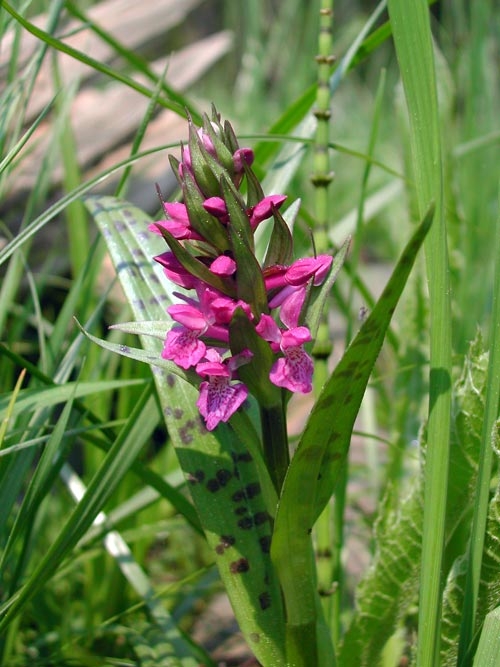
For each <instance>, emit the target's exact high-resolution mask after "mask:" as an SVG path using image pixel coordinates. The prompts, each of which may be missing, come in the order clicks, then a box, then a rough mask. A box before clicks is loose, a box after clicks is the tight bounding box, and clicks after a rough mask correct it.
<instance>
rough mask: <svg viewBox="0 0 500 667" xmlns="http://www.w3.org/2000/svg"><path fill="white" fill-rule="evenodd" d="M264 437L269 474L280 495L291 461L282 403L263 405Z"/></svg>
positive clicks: (261, 411)
mask: <svg viewBox="0 0 500 667" xmlns="http://www.w3.org/2000/svg"><path fill="white" fill-rule="evenodd" d="M260 417H261V423H262V439H263V442H264V457H265V460H266V463H267V467H268V470H269V474H270V476H271V479H272V480H273V483H274V486H275V487H276V491H277V492H278V495H279V494H280V492H281V487H282V486H283V481H284V479H285V475H286V471H287V469H288V465H289V463H290V452H289V449H288V436H287V431H286V418H285V410H284V406H283V404H282V403H279V404H277V405H272V406H270V407H263V406H262V407H261V409H260Z"/></svg>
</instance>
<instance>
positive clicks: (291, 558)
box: [272, 211, 432, 631]
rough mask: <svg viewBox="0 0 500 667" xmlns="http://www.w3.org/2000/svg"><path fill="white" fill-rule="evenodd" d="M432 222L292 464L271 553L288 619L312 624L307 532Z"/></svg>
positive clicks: (320, 405)
mask: <svg viewBox="0 0 500 667" xmlns="http://www.w3.org/2000/svg"><path fill="white" fill-rule="evenodd" d="M431 221H432V211H430V212H429V213H428V215H427V216H426V218H425V219H424V221H423V222H422V224H421V225H420V226H419V227H418V229H417V230H416V232H415V234H414V235H413V238H412V239H411V240H410V242H409V243H408V245H407V247H406V248H405V250H404V251H403V254H402V256H401V258H400V260H399V262H398V264H397V266H396V268H395V270H394V272H393V274H392V276H391V278H390V280H389V283H388V284H387V286H386V288H385V290H384V292H383V294H382V296H381V297H380V299H379V301H378V303H377V304H376V306H375V308H374V309H373V311H372V313H371V315H370V316H369V317H368V318H367V320H366V321H365V323H364V324H363V326H362V327H361V329H360V331H359V333H358V334H357V336H356V338H355V339H354V341H353V342H352V344H351V345H350V347H349V348H348V349H347V351H346V353H345V354H344V356H343V358H342V360H341V361H340V362H339V364H338V366H337V368H336V369H335V370H334V372H333V373H332V375H331V377H330V379H329V380H328V382H327V383H326V385H325V387H324V388H323V391H322V392H321V394H320V396H319V397H318V399H317V401H316V404H315V405H314V407H313V410H312V412H311V415H310V417H309V420H308V422H307V424H306V427H305V430H304V433H303V435H302V437H301V439H300V441H299V445H298V448H297V451H296V453H295V455H294V457H293V459H292V462H291V464H290V467H289V470H288V474H287V476H286V479H285V483H284V486H283V491H282V495H281V499H280V504H279V507H278V512H277V516H276V523H275V529H274V533H273V543H272V558H273V561H274V564H275V566H276V569H277V570H278V572H279V575H280V580H281V584H282V588H283V593H284V597H285V605H286V612H287V619H288V623H289V625H290V626H295V627H296V628H298V629H300V628H308V629H309V631H311V630H313V629H314V628H315V625H316V609H317V595H316V591H315V587H314V580H315V577H314V563H313V558H312V547H311V539H310V533H311V529H312V527H313V525H314V523H315V521H316V519H317V518H318V516H319V514H320V513H321V511H322V510H323V508H324V507H325V505H326V503H327V502H328V500H329V498H330V497H331V494H332V493H333V490H334V487H335V483H336V481H337V478H338V474H339V472H340V470H341V467H342V466H343V465H344V463H345V459H346V456H347V451H348V448H349V443H350V438H351V433H352V428H353V425H354V420H355V418H356V415H357V413H358V410H359V406H360V404H361V400H362V398H363V394H364V391H365V388H366V385H367V383H368V379H369V377H370V373H371V371H372V368H373V365H374V363H375V360H376V358H377V356H378V353H379V351H380V348H381V346H382V343H383V340H384V336H385V332H386V330H387V327H388V326H389V323H390V320H391V317H392V313H393V312H394V309H395V307H396V304H397V302H398V300H399V297H400V295H401V292H402V291H403V287H404V285H405V284H406V281H407V279H408V276H409V273H410V270H411V268H412V266H413V263H414V260H415V257H416V255H417V253H418V250H419V248H420V246H421V245H422V242H423V240H424V238H425V235H426V234H427V231H428V229H429V227H430V224H431Z"/></svg>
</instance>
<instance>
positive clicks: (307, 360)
mask: <svg viewBox="0 0 500 667" xmlns="http://www.w3.org/2000/svg"><path fill="white" fill-rule="evenodd" d="M253 160H254V155H253V151H252V150H251V149H250V148H240V147H239V146H238V144H237V141H236V138H235V136H234V133H233V131H232V128H231V127H230V126H229V125H228V124H227V123H226V124H225V125H224V126H223V125H222V124H221V123H220V119H219V117H218V115H217V114H214V116H213V118H212V120H209V119H208V118H205V123H204V125H203V127H202V128H195V127H194V125H193V124H192V123H190V132H189V143H188V145H187V146H183V147H182V150H181V161H180V162H177V161H175V160H174V159H172V160H171V162H172V166H173V168H174V169H175V170H176V173H177V177H178V180H179V184H180V186H181V189H182V194H183V202H182V203H181V202H173V203H165V202H162V204H163V209H164V211H165V215H166V218H165V220H159V221H158V222H155V223H153V224H151V225H150V227H149V228H150V230H151V231H152V232H154V233H156V234H160V235H162V236H163V237H164V239H165V241H166V242H167V245H168V246H169V250H168V251H166V252H164V253H162V254H161V255H158V256H156V257H155V260H156V261H157V262H159V263H160V264H161V265H162V266H163V268H164V271H165V274H166V275H167V277H168V278H169V279H170V280H171V281H173V282H174V283H175V284H176V285H178V286H180V287H182V288H184V289H185V290H187V291H188V293H189V292H193V291H194V292H195V296H190V295H189V294H185V293H182V294H181V293H176V295H177V297H178V298H179V300H180V301H179V303H176V304H174V305H171V306H170V307H169V308H168V309H167V312H168V314H169V316H170V317H171V318H172V320H173V322H174V325H173V327H172V328H171V329H170V331H169V332H168V334H167V336H166V339H165V344H164V348H163V352H162V356H163V357H164V358H165V359H169V360H171V361H173V362H174V363H175V364H177V365H178V366H180V367H181V368H183V369H185V370H188V369H193V370H194V372H195V373H196V375H197V376H198V377H199V378H200V380H201V382H200V383H199V398H198V401H197V406H198V409H199V411H200V414H201V415H202V417H203V419H204V420H205V424H206V427H207V429H208V430H213V429H214V428H216V427H217V426H218V425H219V423H221V422H227V421H228V420H229V419H230V418H231V416H232V415H233V414H234V413H235V412H236V411H237V410H239V409H241V408H242V406H243V405H244V404H245V400H246V398H247V396H248V395H249V394H250V393H251V394H252V395H253V396H254V398H255V399H256V400H257V402H258V403H259V404H260V406H261V409H264V410H266V409H269V405H266V403H269V402H271V403H273V404H275V403H278V402H280V401H281V400H282V398H281V393H280V392H278V393H276V391H277V388H279V390H287V391H289V392H300V393H307V392H310V391H311V389H312V375H313V361H312V358H311V356H310V355H309V354H308V353H307V352H306V350H305V346H306V345H307V344H310V343H312V340H313V336H312V334H311V331H310V330H309V328H308V326H307V322H306V319H307V318H306V315H307V312H306V311H307V302H308V294H309V292H310V290H311V289H314V288H316V287H318V286H319V285H321V284H322V283H323V281H324V280H325V278H326V276H327V275H328V272H329V270H330V268H331V265H332V257H331V256H330V255H319V256H317V257H305V258H299V259H296V260H295V261H292V256H293V247H292V243H293V242H292V238H291V235H290V232H289V229H288V227H287V225H286V223H285V221H284V220H283V218H282V217H281V214H280V213H279V209H280V207H282V205H283V204H284V202H285V200H286V195H283V194H271V195H267V196H265V195H264V193H263V191H262V188H261V186H260V184H259V182H258V180H257V178H256V177H255V175H254V173H253V172H252V170H251V164H252V163H253ZM244 177H246V179H247V182H248V187H247V192H248V194H247V196H246V198H244V197H243V195H242V194H241V192H240V187H241V185H242V181H243V178H244ZM270 219H272V220H273V224H274V231H273V234H272V236H271V242H270V249H269V250H268V257H267V259H266V262H264V263H261V262H259V260H258V259H257V257H256V255H255V250H254V247H255V243H254V238H253V235H254V233H255V230H256V229H257V227H258V226H259V225H260V224H262V223H263V222H264V221H265V220H270ZM283 239H285V241H283ZM269 258H270V259H271V261H269ZM278 323H280V325H279V324H278ZM281 325H283V326H281ZM252 331H253V333H252ZM259 341H260V342H259ZM263 345H265V346H267V349H268V352H266V353H265V352H264V351H265V347H262V346H263ZM263 354H265V357H266V359H267V361H266V362H265V363H264V360H263V357H262V355H263ZM242 360H243V361H244V362H245V363H244V367H242V368H239V367H240V366H241V361H242ZM273 387H274V389H273Z"/></svg>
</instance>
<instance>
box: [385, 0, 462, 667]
mask: <svg viewBox="0 0 500 667" xmlns="http://www.w3.org/2000/svg"><path fill="white" fill-rule="evenodd" d="M388 9H389V16H390V20H391V24H392V32H393V37H394V44H395V47H396V54H397V57H398V62H399V68H400V72H401V77H402V81H403V87H404V91H405V96H406V102H407V106H408V114H409V119H410V140H411V148H412V155H413V171H414V174H415V187H416V197H417V201H418V209H419V213H420V214H422V212H423V211H424V210H426V208H427V207H428V206H429V203H430V202H431V201H434V202H435V206H436V218H435V223H434V225H433V228H432V230H431V232H430V234H429V236H428V238H427V241H426V244H425V253H426V265H427V276H428V283H429V296H430V317H431V333H430V396H429V426H428V428H429V435H428V440H429V447H428V450H427V460H426V468H425V475H426V482H425V500H424V534H423V545H422V572H423V573H425V576H423V577H422V580H421V594H420V604H419V632H418V649H417V665H418V667H426V666H427V665H439V636H440V618H441V594H442V589H443V581H442V564H443V551H444V535H445V516H446V498H447V486H448V466H449V429H450V411H451V308H450V290H449V277H448V254H447V240H446V227H445V220H444V210H443V177H442V158H441V142H440V131H441V128H440V125H439V114H438V101H437V89H436V80H435V70H434V55H433V45H432V37H431V31H430V21H429V10H428V7H427V3H426V2H425V0H416V1H415V2H411V3H407V2H404V0H389V1H388Z"/></svg>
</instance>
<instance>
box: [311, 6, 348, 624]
mask: <svg viewBox="0 0 500 667" xmlns="http://www.w3.org/2000/svg"><path fill="white" fill-rule="evenodd" d="M332 24H333V0H322V1H321V7H320V23H319V35H318V55H317V56H316V62H317V63H318V89H317V93H316V108H315V111H314V114H315V116H316V118H317V121H318V125H317V128H316V137H315V143H314V173H313V176H312V178H311V181H312V183H313V185H314V187H315V204H316V206H315V208H316V223H315V226H314V241H315V245H316V250H317V252H318V253H324V252H327V251H328V248H329V246H330V243H329V240H328V223H329V209H330V206H329V201H328V188H329V186H330V183H331V182H332V180H333V173H332V172H331V171H330V154H329V142H330V115H331V113H330V96H331V93H330V71H331V67H332V64H333V60H334V58H333V56H332V47H333V40H332ZM331 352H332V344H331V340H330V332H329V328H328V323H327V319H326V316H325V315H324V316H323V320H322V322H321V324H320V326H319V329H318V333H317V336H316V341H315V344H314V348H313V357H314V360H315V370H314V390H315V395H316V396H318V395H319V392H320V391H321V388H322V387H323V385H324V383H325V381H326V379H327V378H328V366H327V364H328V357H329V356H330V354H331ZM341 505H342V508H343V503H341ZM339 533H340V539H339V540H338V541H337V540H336V539H335V535H337V537H338V534H339ZM342 533H343V519H342V517H340V523H339V517H338V513H336V514H335V526H334V522H333V521H332V506H331V505H330V504H329V505H327V507H326V508H325V510H324V511H323V512H322V513H321V515H320V517H319V519H318V521H317V524H316V539H315V544H316V562H317V577H318V589H319V591H320V592H321V593H323V597H322V606H323V611H324V612H325V615H326V617H327V618H330V617H331V616H330V615H331V613H332V610H333V609H334V608H335V604H334V602H333V599H332V598H331V597H330V590H331V587H332V577H333V570H334V567H335V563H336V562H337V563H340V549H341V546H342ZM338 583H339V582H338V580H336V584H337V586H338ZM338 597H339V596H338V595H336V596H335V599H336V600H338ZM336 619H337V621H338V619H339V616H337V615H336ZM332 624H333V625H334V626H335V627H339V623H338V622H335V621H333V623H332ZM334 634H335V633H334Z"/></svg>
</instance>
